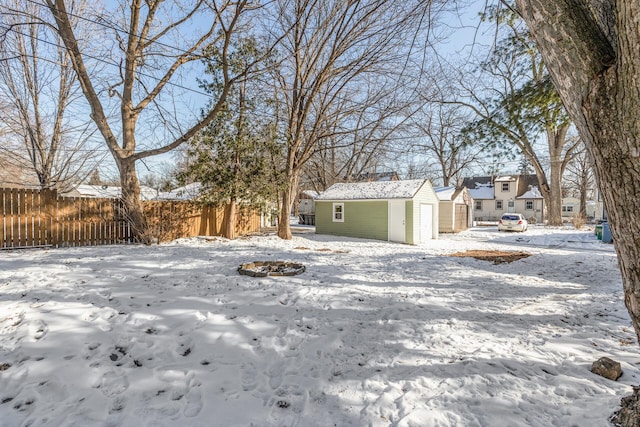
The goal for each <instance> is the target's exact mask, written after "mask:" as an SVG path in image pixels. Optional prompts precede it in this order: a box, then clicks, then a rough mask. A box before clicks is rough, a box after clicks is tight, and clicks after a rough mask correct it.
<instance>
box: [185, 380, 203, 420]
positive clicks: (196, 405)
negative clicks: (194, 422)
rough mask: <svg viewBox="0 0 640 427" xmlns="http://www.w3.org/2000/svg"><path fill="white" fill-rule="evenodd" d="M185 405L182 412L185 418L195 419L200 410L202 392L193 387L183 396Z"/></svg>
mask: <svg viewBox="0 0 640 427" xmlns="http://www.w3.org/2000/svg"><path fill="white" fill-rule="evenodd" d="M185 400H186V404H185V407H184V409H183V411H182V413H183V414H184V416H185V417H189V418H191V417H195V416H196V415H198V414H199V413H200V411H201V410H202V391H201V390H200V388H198V387H195V388H192V389H191V390H189V391H188V392H187V394H186V395H185Z"/></svg>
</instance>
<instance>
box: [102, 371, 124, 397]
mask: <svg viewBox="0 0 640 427" xmlns="http://www.w3.org/2000/svg"><path fill="white" fill-rule="evenodd" d="M95 387H96V388H99V389H100V391H102V394H104V395H105V396H107V397H114V396H117V395H119V394H121V393H123V392H125V391H126V390H127V389H128V388H129V381H128V380H127V377H126V376H124V375H118V374H116V373H115V372H114V371H109V372H105V373H104V374H103V375H102V378H100V380H99V382H98V383H97V384H96V385H95Z"/></svg>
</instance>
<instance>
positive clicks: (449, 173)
mask: <svg viewBox="0 0 640 427" xmlns="http://www.w3.org/2000/svg"><path fill="white" fill-rule="evenodd" d="M467 122H468V116H467V115H465V114H464V113H463V108H462V107H460V106H456V105H447V104H441V103H430V104H425V106H424V107H423V109H422V110H421V111H420V112H419V113H418V114H416V115H415V116H414V117H413V126H415V128H416V130H417V131H418V139H419V141H421V142H418V143H415V144H413V147H412V149H413V152H415V153H417V154H422V155H426V156H427V157H428V158H429V159H431V161H433V162H434V164H435V167H436V168H437V169H438V171H439V174H438V175H439V176H440V177H441V178H442V184H443V185H444V186H445V187H448V186H449V185H451V183H455V182H456V181H457V180H458V178H461V177H462V175H463V173H464V172H465V171H467V170H468V169H469V168H470V167H471V166H472V165H474V164H476V163H477V162H478V160H479V157H480V155H481V153H482V152H483V151H484V147H483V146H482V145H481V144H479V143H477V144H467V143H466V141H465V140H464V138H463V137H462V135H461V132H462V129H463V127H464V125H465V124H466V123H467Z"/></svg>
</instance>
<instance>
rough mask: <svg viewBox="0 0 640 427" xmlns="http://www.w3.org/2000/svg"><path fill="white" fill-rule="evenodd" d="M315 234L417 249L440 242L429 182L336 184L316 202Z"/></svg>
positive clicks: (435, 201) (435, 209) (435, 197)
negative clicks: (393, 243) (374, 240)
mask: <svg viewBox="0 0 640 427" xmlns="http://www.w3.org/2000/svg"><path fill="white" fill-rule="evenodd" d="M316 233H317V234H331V235H335V236H347V237H360V238H364V239H376V240H386V241H390V242H400V243H408V244H413V245H417V244H419V243H420V242H424V241H427V240H430V239H437V238H438V197H437V196H436V193H435V191H434V190H433V187H432V186H431V183H430V182H429V181H428V180H423V179H415V180H407V181H386V182H357V183H345V184H334V185H332V186H331V187H329V188H328V189H327V190H326V191H325V192H323V193H322V194H320V196H318V197H317V198H316Z"/></svg>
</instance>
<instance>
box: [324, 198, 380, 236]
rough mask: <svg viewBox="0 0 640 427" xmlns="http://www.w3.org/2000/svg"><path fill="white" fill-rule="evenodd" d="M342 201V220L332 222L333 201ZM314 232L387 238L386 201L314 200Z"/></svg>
mask: <svg viewBox="0 0 640 427" xmlns="http://www.w3.org/2000/svg"><path fill="white" fill-rule="evenodd" d="M336 202H338V203H344V222H333V218H332V217H333V203H336ZM315 205H316V233H317V234H330V235H334V236H347V237H360V238H363V239H376V240H385V241H386V240H388V236H389V212H388V203H387V202H386V201H384V200H376V201H320V200H316V203H315Z"/></svg>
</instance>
